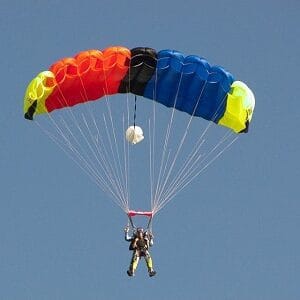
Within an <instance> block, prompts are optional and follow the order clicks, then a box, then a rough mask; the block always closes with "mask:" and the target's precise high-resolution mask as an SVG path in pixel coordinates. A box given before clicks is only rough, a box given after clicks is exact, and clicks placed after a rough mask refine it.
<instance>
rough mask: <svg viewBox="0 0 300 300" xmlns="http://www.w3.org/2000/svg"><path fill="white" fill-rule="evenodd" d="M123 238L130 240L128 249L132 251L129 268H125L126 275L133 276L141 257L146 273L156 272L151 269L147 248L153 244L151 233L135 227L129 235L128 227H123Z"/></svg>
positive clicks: (153, 273)
mask: <svg viewBox="0 0 300 300" xmlns="http://www.w3.org/2000/svg"><path fill="white" fill-rule="evenodd" d="M124 232H125V240H126V241H127V242H130V246H129V250H131V251H133V253H132V258H131V262H130V266H129V269H128V270H127V274H128V276H134V272H135V270H136V268H137V266H138V263H139V260H140V258H141V257H144V258H145V261H146V264H147V268H148V274H149V276H150V277H152V276H154V275H155V274H156V271H154V270H153V263H152V258H151V255H150V253H149V248H150V247H152V246H153V235H152V233H150V232H147V231H146V232H144V229H143V228H137V230H136V232H134V233H133V235H132V236H130V235H129V233H128V232H129V227H128V226H127V227H125V229H124Z"/></svg>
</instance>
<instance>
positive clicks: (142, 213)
mask: <svg viewBox="0 0 300 300" xmlns="http://www.w3.org/2000/svg"><path fill="white" fill-rule="evenodd" d="M127 215H128V217H135V216H146V217H149V218H152V217H153V212H152V211H135V210H129V211H128V213H127Z"/></svg>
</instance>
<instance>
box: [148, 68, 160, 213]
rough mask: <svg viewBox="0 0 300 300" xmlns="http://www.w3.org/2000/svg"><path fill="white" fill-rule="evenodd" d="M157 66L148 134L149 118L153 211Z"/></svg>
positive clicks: (152, 205)
mask: <svg viewBox="0 0 300 300" xmlns="http://www.w3.org/2000/svg"><path fill="white" fill-rule="evenodd" d="M157 78H158V75H157V68H156V69H155V82H154V90H153V101H152V115H153V124H152V135H151V134H150V129H151V126H150V125H151V122H150V120H151V119H149V138H150V143H149V146H150V151H149V153H150V189H151V192H150V194H151V209H152V211H153V207H154V197H153V196H154V172H155V170H154V166H155V164H154V162H155V131H156V100H157V81H158V80H157Z"/></svg>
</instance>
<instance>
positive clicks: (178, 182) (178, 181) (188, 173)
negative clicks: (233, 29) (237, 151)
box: [154, 87, 236, 213]
mask: <svg viewBox="0 0 300 300" xmlns="http://www.w3.org/2000/svg"><path fill="white" fill-rule="evenodd" d="M203 89H204V87H203ZM203 89H202V91H201V94H202V92H203ZM201 94H200V96H199V98H198V101H197V105H198V102H199V100H200V98H201ZM225 99H226V97H224V98H223V99H222V101H221V103H220V104H219V106H218V108H217V109H216V111H215V114H214V116H213V121H214V120H215V118H216V116H217V113H218V110H219V109H220V107H221V106H222V105H223V103H224V101H225ZM197 105H196V106H195V109H194V111H193V115H194V114H195V111H196V108H197ZM193 115H192V116H191V117H190V121H191V119H192V117H193ZM212 124H213V122H210V123H209V124H208V125H207V126H206V128H205V129H204V131H203V133H202V134H201V136H200V138H199V139H198V141H197V143H196V145H195V146H194V148H193V150H192V152H191V153H190V154H189V156H188V158H187V160H185V162H184V164H183V165H182V167H181V168H180V170H179V172H178V173H177V175H176V176H175V178H174V179H173V180H172V182H171V183H170V184H169V185H168V188H167V189H166V190H165V191H164V192H163V195H162V196H160V197H159V202H160V203H159V205H157V206H156V207H155V209H154V212H155V213H156V212H157V211H159V210H160V209H161V208H162V207H163V206H165V205H166V204H167V203H168V202H169V201H170V200H171V199H172V198H174V197H175V195H177V193H178V192H179V191H181V190H182V189H183V188H184V187H185V186H186V185H188V184H189V183H190V182H191V181H192V180H193V179H194V178H195V177H197V176H198V175H199V174H200V173H201V172H203V171H204V170H205V169H206V168H207V167H208V166H209V165H210V164H211V163H212V162H213V161H214V160H215V159H217V158H218V157H219V156H220V155H221V154H222V153H223V152H224V151H225V150H226V149H227V148H229V147H230V146H231V145H232V144H233V142H234V141H235V140H236V139H234V141H232V142H230V143H229V145H227V146H225V148H224V149H223V150H221V151H220V153H218V154H216V155H215V157H213V158H212V159H211V161H209V162H208V163H207V165H205V166H204V167H203V168H202V169H201V170H200V171H199V172H197V173H196V174H197V175H196V176H193V173H195V172H196V171H197V169H198V167H199V166H201V164H202V163H203V161H205V159H206V158H208V157H209V155H210V154H211V153H213V152H214V151H215V150H216V149H217V148H218V147H219V146H220V145H221V144H222V143H223V142H224V141H226V140H227V139H228V131H227V132H226V134H225V136H224V137H223V138H222V139H221V140H220V141H219V143H217V145H216V146H215V147H213V149H212V150H211V151H210V152H209V153H208V154H207V155H205V156H204V157H203V155H202V154H201V153H199V151H200V149H201V146H202V145H203V143H204V141H205V140H204V139H203V138H204V136H205V134H206V133H207V131H208V129H209V128H210V127H211V125H212ZM189 125H190V122H189V124H188V127H189ZM230 135H233V133H231V132H229V136H230ZM184 139H185V135H184ZM195 156H196V158H195V160H194V159H193V158H194V157H195ZM201 158H202V161H201V160H200V159H201ZM199 160H200V163H198V161H199ZM191 162H193V163H192V165H189V164H190V163H191ZM197 163H198V165H196V164H197ZM195 165H196V167H194V166H195ZM186 169H187V170H186ZM184 172H185V173H184ZM169 173H170V172H169ZM182 174H184V175H183V176H182ZM190 177H192V178H191V179H189V178H190ZM170 191H172V193H171V194H173V195H171V196H169V194H170Z"/></svg>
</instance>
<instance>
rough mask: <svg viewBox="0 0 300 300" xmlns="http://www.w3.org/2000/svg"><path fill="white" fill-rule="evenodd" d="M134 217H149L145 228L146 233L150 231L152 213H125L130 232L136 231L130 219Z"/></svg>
mask: <svg viewBox="0 0 300 300" xmlns="http://www.w3.org/2000/svg"><path fill="white" fill-rule="evenodd" d="M134 216H146V217H149V220H148V223H147V227H146V231H150V232H151V231H152V220H153V213H152V212H137V211H129V212H128V213H127V217H128V226H131V228H132V230H133V231H135V230H136V228H137V227H136V226H135V224H134V222H133V219H132V217H134Z"/></svg>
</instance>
